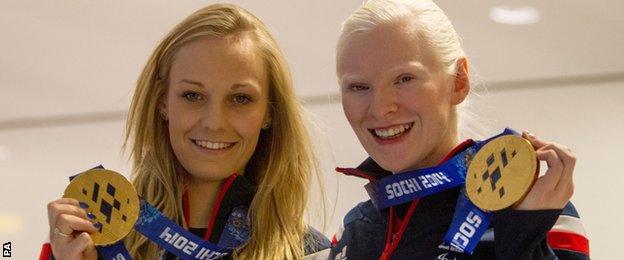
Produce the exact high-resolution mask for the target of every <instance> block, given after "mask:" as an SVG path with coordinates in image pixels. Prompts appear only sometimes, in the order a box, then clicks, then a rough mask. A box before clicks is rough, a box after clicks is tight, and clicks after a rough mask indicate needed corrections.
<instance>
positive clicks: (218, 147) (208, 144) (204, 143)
mask: <svg viewBox="0 0 624 260" xmlns="http://www.w3.org/2000/svg"><path fill="white" fill-rule="evenodd" d="M193 141H194V142H195V144H197V145H199V146H201V147H203V148H206V149H211V150H221V149H225V148H229V147H231V146H232V145H234V143H213V142H208V141H200V140H193Z"/></svg>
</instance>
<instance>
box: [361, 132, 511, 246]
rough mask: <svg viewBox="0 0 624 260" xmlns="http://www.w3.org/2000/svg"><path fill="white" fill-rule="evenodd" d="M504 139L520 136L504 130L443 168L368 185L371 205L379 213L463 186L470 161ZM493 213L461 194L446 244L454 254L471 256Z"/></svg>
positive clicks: (476, 143) (396, 175)
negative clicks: (503, 137) (498, 138)
mask: <svg viewBox="0 0 624 260" xmlns="http://www.w3.org/2000/svg"><path fill="white" fill-rule="evenodd" d="M503 135H519V134H518V133H517V132H515V131H514V130H512V129H509V128H505V130H504V131H503V132H502V133H501V134H498V135H496V136H493V137H491V138H488V139H487V140H484V141H480V142H475V143H474V144H473V145H472V146H470V147H468V148H467V149H465V150H464V151H462V152H460V153H458V154H456V155H455V156H453V157H452V158H451V159H449V160H447V161H446V162H444V163H443V164H441V165H438V166H435V167H430V168H424V169H418V170H414V171H407V172H402V173H398V174H393V175H389V176H387V177H384V178H382V179H379V180H377V181H373V182H370V183H368V184H366V186H365V188H366V191H367V192H368V195H369V196H370V198H371V202H372V203H373V205H374V206H375V207H376V208H377V209H378V210H381V209H385V208H388V207H391V206H396V205H400V204H403V203H405V202H409V201H413V200H415V199H419V198H423V197H426V196H429V195H432V194H436V193H438V192H442V191H445V190H448V189H451V188H454V187H458V186H463V185H464V184H465V182H466V172H467V171H468V164H469V163H470V160H471V158H472V157H473V156H474V155H475V154H476V153H477V152H478V151H479V150H480V149H481V148H482V147H483V146H484V145H485V144H486V143H488V142H489V141H490V140H493V139H495V138H497V137H500V136H503ZM491 217H492V213H489V212H485V211H483V210H481V209H479V208H478V207H477V206H475V205H474V204H473V203H472V202H470V200H469V199H468V197H467V196H466V195H465V192H464V189H462V192H461V193H460V196H459V198H458V200H457V205H456V207H455V214H454V216H453V222H452V223H451V226H450V228H449V230H448V232H447V234H446V235H445V237H444V242H445V244H446V245H449V246H450V248H451V249H452V250H453V251H456V252H460V253H464V252H465V253H468V254H472V253H473V251H474V248H475V247H476V245H477V243H478V242H479V240H480V239H481V236H482V235H483V233H485V231H486V230H487V228H488V226H489V223H490V220H491Z"/></svg>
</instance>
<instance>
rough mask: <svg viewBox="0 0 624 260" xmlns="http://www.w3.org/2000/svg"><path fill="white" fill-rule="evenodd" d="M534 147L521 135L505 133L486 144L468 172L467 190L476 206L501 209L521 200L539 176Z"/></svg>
mask: <svg viewBox="0 0 624 260" xmlns="http://www.w3.org/2000/svg"><path fill="white" fill-rule="evenodd" d="M538 166H539V162H538V160H537V156H536V153H535V149H534V148H533V146H532V145H531V143H529V141H527V140H525V139H524V138H522V137H520V136H515V135H504V136H500V137H498V138H495V139H494V140H491V141H489V142H488V143H487V144H485V145H484V146H483V147H482V148H481V149H480V150H479V152H477V154H476V155H475V156H474V158H473V159H472V161H471V162H470V165H469V166H468V173H467V175H466V193H467V194H468V198H470V201H472V202H473V203H474V204H475V205H476V206H477V207H479V208H481V209H483V210H487V211H496V210H501V209H504V208H507V207H510V206H513V205H514V204H516V203H518V202H519V201H522V199H524V196H526V194H527V193H528V192H529V190H530V189H531V187H532V186H533V183H534V182H535V180H536V178H537V173H538Z"/></svg>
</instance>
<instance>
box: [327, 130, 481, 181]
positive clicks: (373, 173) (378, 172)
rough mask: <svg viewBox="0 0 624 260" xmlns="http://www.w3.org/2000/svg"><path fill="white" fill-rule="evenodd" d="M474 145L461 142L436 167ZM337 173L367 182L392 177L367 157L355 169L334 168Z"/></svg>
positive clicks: (469, 141)
mask: <svg viewBox="0 0 624 260" xmlns="http://www.w3.org/2000/svg"><path fill="white" fill-rule="evenodd" d="M473 144H474V141H473V140H472V139H468V140H466V141H463V142H462V143H460V144H459V145H457V146H456V147H455V148H453V150H451V152H449V153H448V154H447V155H446V156H445V157H444V159H442V160H441V161H440V162H439V163H438V165H440V164H442V163H444V162H446V161H448V160H449V159H450V158H452V157H453V156H455V155H456V154H458V153H460V152H462V151H464V150H466V149H467V148H468V147H470V146H472V145H473ZM336 171H337V172H340V173H342V174H345V175H350V176H355V177H360V178H364V179H367V180H369V181H371V182H372V181H377V180H379V179H381V178H383V177H386V176H389V175H392V172H390V171H387V170H385V169H384V168H381V166H379V164H377V162H375V160H373V158H371V157H368V158H366V160H364V161H363V162H362V163H360V165H358V166H357V167H356V168H341V167H337V168H336Z"/></svg>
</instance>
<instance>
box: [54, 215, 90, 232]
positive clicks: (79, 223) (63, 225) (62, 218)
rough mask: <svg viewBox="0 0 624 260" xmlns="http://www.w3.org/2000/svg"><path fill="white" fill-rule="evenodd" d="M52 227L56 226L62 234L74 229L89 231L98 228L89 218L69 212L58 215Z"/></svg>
mask: <svg viewBox="0 0 624 260" xmlns="http://www.w3.org/2000/svg"><path fill="white" fill-rule="evenodd" d="M53 227H54V228H58V229H59V231H61V232H62V233H64V234H72V233H73V232H76V231H78V232H89V233H95V232H97V231H98V228H96V227H95V224H94V223H93V222H91V221H90V220H87V219H84V218H81V217H78V216H75V215H70V214H61V215H59V216H58V218H57V221H56V223H55V225H54V226H53Z"/></svg>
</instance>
